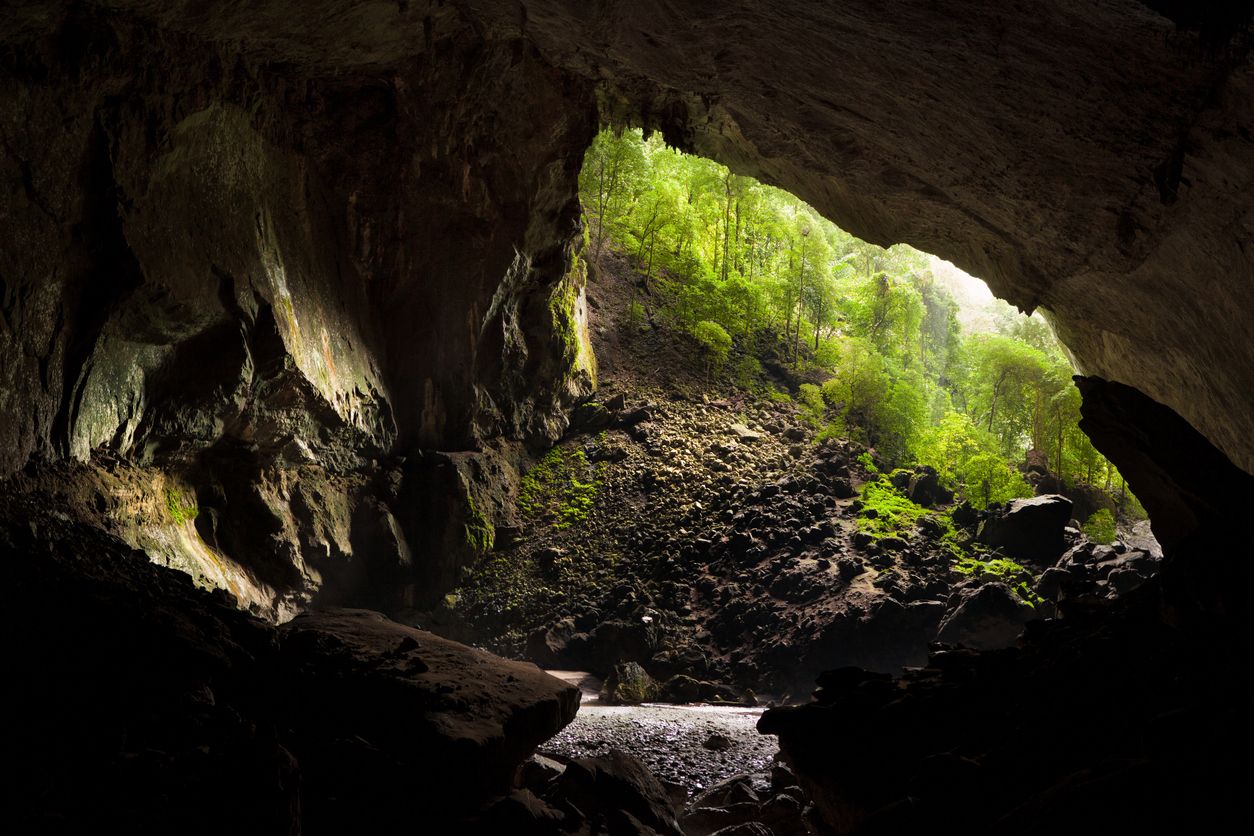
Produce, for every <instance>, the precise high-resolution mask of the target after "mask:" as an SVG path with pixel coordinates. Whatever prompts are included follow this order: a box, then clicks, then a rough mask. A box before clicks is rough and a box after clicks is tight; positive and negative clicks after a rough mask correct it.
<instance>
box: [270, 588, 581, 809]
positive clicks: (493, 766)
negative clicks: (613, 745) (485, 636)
mask: <svg viewBox="0 0 1254 836" xmlns="http://www.w3.org/2000/svg"><path fill="white" fill-rule="evenodd" d="M276 667H277V670H276V671H275V672H274V673H275V674H277V675H276V676H275V677H274V680H275V682H276V683H278V685H279V686H280V687H279V688H278V690H277V693H276V694H275V699H276V704H278V705H282V706H283V710H284V718H283V722H284V724H285V725H286V727H287V728H288V730H289V734H290V738H289V739H290V742H289V744H288V746H289V748H290V749H291V751H292V753H293V755H295V757H296V758H297V759H298V761H299V762H300V769H301V782H302V790H301V795H302V799H303V801H302V804H303V805H304V806H305V810H304V812H305V815H306V816H307V817H309V820H317V821H319V822H320V823H321V824H322V826H323V827H324V828H325V829H324V831H323V832H334V831H336V830H339V831H340V832H349V831H356V832H367V831H371V830H372V828H373V826H374V825H375V824H378V825H379V826H380V827H381V826H383V825H384V822H382V821H380V822H373V823H367V822H363V821H360V820H357V819H359V818H360V816H361V815H362V811H367V810H370V811H375V812H374V815H377V816H380V817H385V816H388V817H395V816H397V815H399V814H400V813H401V812H402V809H403V810H406V811H410V812H412V813H414V814H415V815H417V814H418V813H419V811H421V814H422V815H423V816H426V817H428V818H430V819H431V820H433V821H438V820H440V819H441V818H443V817H449V818H452V817H454V816H456V815H457V814H458V813H461V812H464V811H467V810H473V809H474V808H475V806H476V805H478V804H480V803H482V802H484V801H486V800H487V799H488V798H489V797H491V796H493V795H500V794H504V793H506V792H508V791H509V790H510V787H511V784H512V783H513V779H514V775H515V772H516V771H517V768H518V766H519V764H521V763H522V762H523V761H524V760H525V759H526V758H528V757H530V755H531V754H532V753H533V752H534V751H535V748H536V746H537V745H539V744H540V743H542V742H544V741H545V740H547V739H549V738H550V737H552V736H553V735H554V734H556V733H557V732H558V731H559V730H561V729H562V727H564V726H565V725H566V724H567V723H569V722H570V721H571V720H573V719H574V717H575V712H576V711H577V710H578V708H579V691H578V689H577V688H575V687H573V686H571V685H568V684H566V683H565V682H562V681H561V680H559V679H556V678H554V677H552V676H549V675H548V674H546V673H544V672H543V671H541V670H540V669H539V668H537V667H536V666H535V665H532V664H530V663H525V662H510V661H506V660H504V659H500V658H498V657H496V656H493V655H492V654H490V653H487V652H485V651H482V650H476V649H474V648H470V647H466V646H465V645H461V644H457V643H456V642H452V641H449V640H447V639H443V638H440V637H438V636H434V635H432V634H430V633H426V632H423V631H421V630H415V629H413V628H410V627H405V626H403V625H400V624H397V623H396V622H393V621H389V620H388V619H387V618H385V617H384V616H383V615H381V614H379V613H377V612H372V611H369V610H349V609H340V610H330V611H326V612H313V613H305V614H303V615H299V616H297V617H296V618H295V619H293V620H292V621H290V622H288V623H287V624H285V625H283V627H281V628H280V629H279V651H278V656H277V663H276ZM396 798H405V799H406V802H405V804H404V805H400V806H398V805H397V804H396V803H395V799H396ZM385 811H386V812H385ZM389 821H390V819H389Z"/></svg>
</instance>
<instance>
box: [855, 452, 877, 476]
mask: <svg viewBox="0 0 1254 836" xmlns="http://www.w3.org/2000/svg"><path fill="white" fill-rule="evenodd" d="M856 460H857V462H858V464H860V465H862V467H863V469H864V470H866V472H867V473H879V472H880V471H879V468H878V467H876V466H875V459H874V458H872V456H871V454H870V453H867V452H863V453H859V454H858V456H857V459H856Z"/></svg>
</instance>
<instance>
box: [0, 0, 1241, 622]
mask: <svg viewBox="0 0 1254 836" xmlns="http://www.w3.org/2000/svg"><path fill="white" fill-rule="evenodd" d="M1182 8H1183V7H1182V6H1180V5H1179V4H1161V3H1145V4H1136V3H1116V2H1107V0H1103V2H1099V3H1091V2H1087V0H1085V1H1084V2H1082V0H1067V2H1061V3H1053V4H1050V6H1049V8H1048V9H1041V10H1034V11H1033V12H1032V13H1031V14H1030V15H1029V14H1027V13H1026V12H1025V13H1022V14H1020V13H1018V12H1016V13H1012V14H1007V13H1004V12H1003V11H1001V10H995V9H989V10H985V11H982V12H976V13H973V12H971V10H970V9H968V8H967V7H966V5H965V4H957V3H955V2H953V0H943V2H939V3H937V2H927V3H924V2H912V3H908V4H904V5H900V6H898V7H897V8H895V9H894V10H893V13H892V15H891V16H887V15H884V14H882V13H881V10H879V8H878V6H876V5H875V4H872V3H867V2H857V3H852V4H848V3H846V4H840V5H839V6H832V5H831V4H825V3H818V2H807V3H802V4H800V5H797V6H795V7H793V8H792V9H791V10H790V12H789V13H788V14H787V15H783V14H780V13H779V12H778V11H777V10H775V9H773V8H771V7H769V6H763V5H762V4H760V3H751V2H747V0H737V2H732V3H723V4H719V5H718V8H717V9H716V10H715V9H713V8H712V7H710V8H707V7H705V6H699V5H691V4H681V5H680V6H678V7H672V6H660V5H657V4H640V3H635V2H632V3H627V2H608V3H600V4H597V5H595V6H593V7H590V6H587V5H586V4H584V5H580V4H571V3H567V2H562V1H561V0H532V1H531V2H528V3H527V4H526V6H525V7H521V6H519V5H518V4H516V3H513V2H505V1H504V0H474V1H473V2H469V3H458V4H444V5H437V6H436V7H434V8H432V9H427V8H425V7H423V8H420V7H419V5H418V4H412V3H407V2H400V3H396V4H394V5H393V4H383V3H375V4H369V5H367V6H364V7H363V6H362V5H361V4H358V3H350V2H348V0H319V2H317V3H314V4H312V5H310V4H300V7H299V9H297V8H296V6H295V5H293V4H292V3H291V0H265V2H263V3H260V4H250V5H249V7H248V8H247V9H245V8H243V7H237V6H228V7H223V8H214V9H208V8H205V7H203V4H196V3H188V2H176V3H153V2H150V1H149V0H123V1H122V2H110V3H107V4H106V3H94V2H92V3H70V2H59V1H58V0H44V2H29V3H24V4H22V5H21V6H20V7H18V8H13V9H6V11H5V12H4V14H3V17H0V73H2V74H3V78H4V81H5V84H4V85H3V87H4V90H5V93H4V94H3V96H2V97H0V123H2V124H3V125H4V135H5V142H4V152H3V168H2V169H0V172H2V174H0V176H3V178H4V181H5V182H6V183H7V184H8V188H7V190H6V198H5V216H4V220H5V231H6V235H7V238H8V241H9V242H11V246H6V247H5V248H4V255H3V262H0V276H2V277H3V278H2V279H0V282H2V283H0V312H2V313H3V316H2V317H0V418H2V419H3V420H0V474H10V473H13V472H16V471H18V470H20V469H22V468H23V467H24V466H26V465H27V464H28V463H29V462H33V461H61V460H65V459H68V458H74V459H76V460H80V461H82V460H89V461H91V462H93V463H94V464H95V465H96V466H101V467H106V469H107V463H108V462H109V461H111V460H112V458H121V459H124V460H126V461H127V462H129V463H131V464H133V465H135V466H138V467H142V468H147V469H148V470H149V473H148V477H149V485H150V487H152V486H155V485H157V484H159V483H160V482H161V481H162V480H164V479H166V478H176V479H177V480H179V481H180V482H182V483H185V486H186V487H185V490H186V491H189V492H190V493H191V494H193V495H194V496H195V500H196V503H197V506H196V507H198V508H199V509H200V510H201V512H202V516H203V521H198V522H197V524H196V525H195V527H194V531H192V530H189V531H182V532H179V531H177V530H175V528H176V527H177V526H175V527H168V528H167V529H166V530H164V531H162V532H160V535H161V536H160V537H156V538H154V537H151V536H150V537H145V538H140V537H137V536H132V537H130V538H129V539H126V541H125V542H126V543H127V544H128V545H130V546H134V547H139V548H142V549H143V550H144V551H146V552H148V553H149V554H151V555H154V557H156V556H158V555H159V554H162V553H163V548H162V547H161V546H160V545H159V544H157V543H156V542H154V541H155V540H157V541H161V542H162V543H166V544H167V545H168V544H170V543H173V544H174V545H172V546H169V548H167V549H165V552H169V555H167V556H168V558H169V560H168V561H167V562H175V563H179V564H181V565H184V566H185V567H186V568H188V569H189V571H192V572H193V573H194V574H196V575H197V576H198V577H200V578H201V579H202V580H203V581H204V582H206V583H213V584H215V585H218V586H220V587H222V588H228V587H229V583H228V582H227V581H226V580H224V578H223V577H219V576H222V575H225V576H229V577H230V579H231V580H232V581H233V582H234V583H235V584H236V586H241V585H247V586H248V589H247V590H245V591H244V592H242V593H241V596H240V597H243V598H247V599H252V600H254V602H255V603H256V604H257V607H258V608H259V609H262V610H264V609H269V610H271V611H272V614H275V615H281V614H282V613H283V612H285V611H290V608H291V606H295V605H299V604H300V603H301V602H303V601H307V600H309V599H310V598H311V597H313V596H315V595H318V594H322V595H323V597H324V598H326V599H328V600H332V601H362V600H373V601H377V599H378V596H379V594H380V590H396V589H397V588H398V585H399V586H400V587H401V589H402V591H401V592H400V593H399V594H398V595H397V596H396V597H399V599H400V600H399V601H397V600H391V601H386V602H378V603H380V604H381V605H382V604H385V603H386V604H387V605H389V606H392V605H398V604H405V603H408V602H411V601H415V600H427V601H430V600H432V599H434V598H438V596H439V593H440V587H441V586H442V585H445V584H447V582H448V579H449V578H452V577H454V576H455V574H456V572H457V570H458V568H459V567H460V565H461V563H463V562H465V561H466V560H467V559H468V558H469V557H470V556H471V555H473V553H474V552H475V551H478V550H482V546H483V545H485V543H486V541H485V539H484V538H483V537H482V536H480V535H479V533H478V532H483V531H486V530H488V528H490V526H491V525H492V524H494V523H508V522H509V520H508V519H501V518H500V517H503V516H507V514H503V512H502V509H503V507H504V504H503V503H498V502H497V501H496V499H497V492H498V490H499V488H494V487H492V486H493V485H501V484H505V485H506V486H507V485H508V483H509V479H510V475H509V474H510V472H511V471H512V470H513V468H514V467H515V458H516V453H512V452H509V451H508V450H506V451H505V452H503V453H500V452H498V453H493V450H494V449H496V448H495V445H496V441H495V439H498V438H502V437H504V438H510V439H515V440H521V441H526V440H528V439H538V438H544V437H549V438H552V437H554V436H555V435H556V434H558V433H560V432H561V430H562V428H563V426H564V420H565V419H564V418H563V417H562V414H563V412H564V411H565V409H566V408H568V407H569V406H571V405H572V404H573V403H575V402H576V401H577V400H578V399H579V398H580V397H582V396H583V395H585V394H586V393H587V392H588V391H589V389H590V388H591V386H592V383H593V379H594V375H595V365H594V362H593V360H592V358H591V357H590V355H589V354H588V352H587V351H586V345H585V344H584V343H583V341H582V340H581V339H580V333H581V329H582V327H583V326H582V323H583V319H584V311H583V304H584V303H583V297H582V292H581V282H582V275H581V268H580V267H579V266H578V262H577V261H576V260H574V259H573V258H572V252H571V250H570V248H569V242H570V240H571V239H572V237H573V235H574V223H575V218H576V216H577V207H576V205H575V202H574V200H573V198H574V194H575V185H576V184H575V175H576V172H577V169H578V165H579V162H580V158H581V154H582V151H583V149H584V148H585V147H586V145H587V142H588V140H589V139H590V137H591V135H592V132H593V130H594V129H595V127H596V125H597V123H598V121H601V120H611V121H618V122H624V121H637V122H640V123H642V124H645V125H647V126H651V127H658V128H660V129H661V130H663V131H664V132H665V134H666V136H667V137H668V139H670V140H671V141H672V142H675V143H677V144H679V145H682V146H684V147H686V148H690V149H692V150H696V151H699V152H701V153H704V154H707V155H710V156H713V157H716V158H718V159H720V160H723V161H724V162H726V163H728V164H729V165H731V166H732V167H734V168H735V169H737V170H738V171H742V172H745V173H751V174H755V175H757V176H759V177H762V178H763V179H765V180H767V181H769V182H773V183H777V184H779V185H781V186H784V187H786V188H790V189H793V190H795V191H797V192H798V193H799V194H800V195H801V196H803V197H804V198H806V199H807V200H809V201H810V202H811V203H812V204H814V205H815V206H816V207H817V208H819V209H820V210H821V211H823V212H824V213H825V214H827V215H829V216H831V217H832V218H833V219H835V220H836V221H838V222H839V223H841V224H842V225H843V226H845V227H846V228H848V229H849V230H850V231H852V232H854V233H856V234H858V235H861V236H863V237H865V238H868V239H870V240H874V241H878V242H882V243H890V242H893V241H901V240H905V241H909V242H911V243H913V244H915V245H917V246H919V247H921V248H923V249H926V250H930V251H933V252H936V253H938V254H940V255H942V256H944V257H946V258H950V259H952V260H954V261H955V262H957V263H958V264H960V265H961V266H963V267H965V268H967V269H968V270H970V271H972V272H974V273H975V274H977V275H980V276H982V277H984V278H985V279H987V280H988V281H989V283H990V285H991V286H992V287H993V289H994V290H995V291H996V292H997V293H998V294H999V295H1001V296H1002V297H1003V298H1006V299H1009V300H1010V301H1012V302H1014V303H1015V304H1017V305H1019V306H1020V307H1022V308H1024V309H1033V308H1040V309H1042V310H1044V311H1046V312H1047V313H1048V315H1049V316H1050V318H1051V319H1052V320H1053V321H1054V323H1055V326H1056V328H1057V329H1058V332H1059V334H1060V335H1061V336H1062V337H1063V339H1064V341H1065V342H1066V343H1067V345H1068V346H1069V347H1070V349H1071V350H1072V352H1073V353H1074V355H1075V357H1076V358H1077V360H1078V362H1079V364H1080V366H1081V367H1082V369H1083V370H1084V371H1085V373H1086V374H1091V375H1100V376H1102V377H1104V378H1107V379H1117V380H1121V381H1124V382H1126V383H1128V384H1130V385H1134V386H1136V387H1138V388H1139V389H1140V390H1141V391H1143V392H1144V393H1146V394H1147V395H1148V396H1149V397H1151V398H1153V399H1154V400H1156V401H1158V402H1160V403H1164V404H1166V405H1167V406H1169V407H1171V408H1174V409H1175V410H1176V411H1177V412H1178V413H1179V414H1180V415H1182V416H1183V417H1184V418H1185V419H1186V420H1187V421H1189V422H1190V423H1191V424H1192V425H1193V426H1195V427H1197V428H1199V430H1200V431H1201V432H1202V433H1203V434H1204V436H1205V437H1206V438H1208V439H1209V440H1210V441H1211V442H1213V443H1214V444H1215V445H1216V446H1217V447H1218V448H1219V449H1221V450H1223V451H1224V452H1225V453H1226V454H1227V456H1228V458H1230V459H1231V460H1232V461H1233V462H1234V463H1235V464H1236V465H1237V466H1238V467H1240V468H1243V469H1244V470H1246V471H1250V470H1251V469H1254V443H1251V442H1250V439H1251V438H1254V410H1249V409H1244V408H1241V405H1243V404H1245V403H1247V402H1248V392H1249V391H1250V390H1251V388H1252V387H1254V379H1252V378H1251V374H1254V373H1252V372H1250V369H1254V355H1252V354H1251V352H1254V347H1252V346H1254V340H1251V339H1250V336H1251V335H1250V330H1249V325H1248V319H1249V318H1248V316H1246V311H1248V310H1249V309H1250V308H1251V307H1254V300H1252V299H1251V298H1250V294H1251V293H1254V291H1251V290H1250V287H1249V283H1248V282H1246V283H1241V282H1239V281H1236V280H1232V281H1221V280H1218V279H1215V278H1213V277H1220V276H1232V277H1239V276H1243V275H1248V273H1249V271H1250V269H1251V259H1252V258H1254V256H1251V255H1250V253H1249V252H1248V248H1245V249H1243V248H1242V246H1241V244H1240V242H1241V241H1243V240H1245V239H1248V238H1249V237H1250V234H1251V220H1250V219H1251V217H1254V214H1252V213H1251V207H1252V205H1254V203H1252V201H1254V198H1251V195H1252V194H1254V188H1252V185H1254V184H1252V183H1251V177H1254V173H1251V172H1254V165H1250V160H1251V158H1252V157H1254V143H1252V142H1251V141H1250V139H1249V136H1250V130H1251V128H1250V126H1251V122H1252V121H1254V104H1252V103H1254V95H1252V94H1251V89H1252V85H1254V64H1252V63H1251V61H1250V58H1249V52H1248V49H1247V47H1248V35H1247V33H1246V32H1245V30H1244V28H1243V27H1244V23H1245V21H1246V20H1247V17H1246V16H1245V15H1242V14H1238V15H1231V14H1223V13H1219V12H1204V13H1196V14H1184V13H1183V12H1182V11H1181V9H1182ZM1042 43H1049V44H1051V48H1050V49H1048V50H1042V49H1040V48H1039V45H1040V44H1042ZM1127 67H1136V68H1138V69H1137V70H1136V72H1128V71H1126V68H1127ZM1076 91H1083V94H1082V95H1077V94H1076ZM1046 115H1047V116H1046ZM536 125H544V126H545V129H544V130H543V131H537V130H535V126H536ZM507 447H508V445H507ZM419 449H436V450H444V451H458V454H461V453H464V452H466V451H471V452H470V453H469V454H468V455H471V456H472V458H470V459H465V460H462V461H459V462H457V463H456V464H455V465H454V466H455V468H456V470H457V474H456V478H455V479H453V480H452V481H450V478H451V477H449V475H448V473H447V467H445V465H446V464H447V462H444V463H441V462H427V465H430V467H428V466H426V465H424V466H423V467H419V468H416V469H415V468H414V467H413V462H414V461H415V459H416V452H417V450H419ZM402 458H404V459H405V460H406V461H405V462H401V461H400V459H402ZM389 466H394V467H395V468H396V470H398V471H399V472H400V474H401V477H400V480H401V485H400V487H401V490H400V491H399V493H398V492H397V491H396V490H395V488H396V482H395V480H394V479H392V478H391V477H389V479H388V480H383V482H384V483H380V481H379V480H377V479H376V475H377V474H378V473H379V471H380V470H382V469H386V468H387V467H389ZM437 471H443V473H441V472H437ZM49 478H51V479H54V480H57V479H60V478H61V476H60V475H56V474H50V476H49ZM72 478H73V479H78V478H79V477H78V476H74V477H72ZM458 482H461V483H463V486H464V489H463V488H462V487H459V488H457V491H458V493H459V494H460V496H459V499H458V500H457V502H456V503H455V504H456V506H457V507H456V508H455V509H454V510H455V511H456V513H453V514H448V513H439V514H436V515H430V514H428V515H427V516H425V517H422V518H421V519H419V518H417V517H415V515H414V514H413V513H411V510H412V504H411V503H412V502H413V501H415V500H416V499H421V500H422V501H424V502H427V501H429V500H431V498H432V497H433V496H436V499H435V500H432V501H438V496H447V491H446V490H445V487H447V486H448V485H450V484H456V483H458ZM441 486H444V487H441ZM505 490H508V487H506V488H505ZM437 495H438V496H437ZM323 500H325V502H324V501H323ZM105 501H106V502H110V501H113V502H118V503H122V504H125V501H126V496H125V495H106V497H105ZM327 506H329V507H334V508H336V509H338V511H337V513H336V514H335V515H331V516H327V515H325V514H322V512H321V511H319V512H318V513H316V514H311V513H310V511H309V509H311V508H322V507H327ZM124 512H125V513H126V514H129V515H134V514H136V513H138V511H137V510H136V509H134V508H132V507H125V508H124ZM419 516H421V515H419ZM314 517H317V518H314ZM99 522H100V525H101V527H105V526H104V521H103V520H101V521H99ZM161 522H162V521H161V520H158V519H156V518H153V520H151V526H153V527H160V523H161ZM424 522H430V523H432V524H433V525H437V524H438V528H439V530H438V531H432V530H430V528H428V527H427V526H425V525H424ZM254 532H256V533H255V534H254ZM275 544H278V548H277V550H276V549H275V548H274V545H275ZM276 551H277V552H278V554H276V553H275V552H276ZM366 552H369V553H371V554H370V556H367V555H366V554H365V553H366ZM380 552H381V553H382V554H383V557H380V558H376V557H375V556H374V554H375V553H380ZM433 564H439V565H433ZM221 566H225V567H227V568H226V570H222V569H220V568H219V567H221ZM245 579H247V581H248V583H247V584H244V580H245ZM323 590H325V591H323ZM286 599H291V601H290V602H288V601H287V600H286Z"/></svg>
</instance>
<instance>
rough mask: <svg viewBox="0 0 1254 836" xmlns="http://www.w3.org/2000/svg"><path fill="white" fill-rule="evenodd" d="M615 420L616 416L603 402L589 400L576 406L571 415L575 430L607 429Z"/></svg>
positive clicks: (591, 431)
mask: <svg viewBox="0 0 1254 836" xmlns="http://www.w3.org/2000/svg"><path fill="white" fill-rule="evenodd" d="M613 420H614V416H613V415H611V414H610V411H609V410H608V409H606V408H605V406H604V405H603V404H599V403H596V402H595V401H589V402H588V403H584V404H580V405H579V406H577V407H575V411H574V412H573V413H571V416H570V428H571V430H572V431H575V432H585V433H593V432H598V431H600V430H603V429H606V428H607V427H609V425H610V424H611V423H613Z"/></svg>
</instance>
